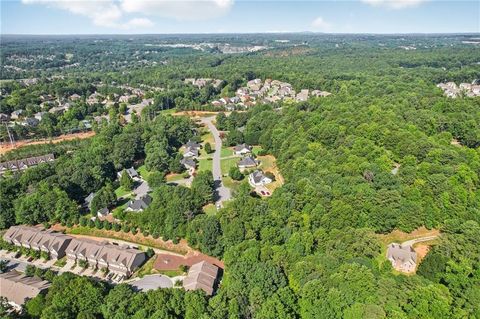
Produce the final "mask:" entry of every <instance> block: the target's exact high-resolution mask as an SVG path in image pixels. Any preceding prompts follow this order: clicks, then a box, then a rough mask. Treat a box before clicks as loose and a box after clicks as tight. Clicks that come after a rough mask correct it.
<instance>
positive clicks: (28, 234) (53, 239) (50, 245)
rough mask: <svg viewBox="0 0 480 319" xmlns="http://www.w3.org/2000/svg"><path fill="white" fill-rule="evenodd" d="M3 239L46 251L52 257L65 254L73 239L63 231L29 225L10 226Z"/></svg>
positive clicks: (59, 256) (60, 256)
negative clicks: (58, 231)
mask: <svg viewBox="0 0 480 319" xmlns="http://www.w3.org/2000/svg"><path fill="white" fill-rule="evenodd" d="M3 239H4V240H5V241H6V242H9V243H11V244H14V245H15V246H20V247H25V248H29V249H33V250H37V251H43V252H46V253H48V254H49V255H50V258H52V259H59V258H62V257H63V256H65V249H66V248H67V246H68V244H69V243H70V241H71V240H72V238H71V237H70V236H67V235H64V234H62V233H57V232H54V231H51V230H44V229H43V228H37V227H29V226H12V227H10V228H9V229H8V230H7V232H6V233H5V234H4V235H3Z"/></svg>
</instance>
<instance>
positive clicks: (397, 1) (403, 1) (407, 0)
mask: <svg viewBox="0 0 480 319" xmlns="http://www.w3.org/2000/svg"><path fill="white" fill-rule="evenodd" d="M361 1H362V2H364V3H366V4H369V5H371V6H375V7H387V8H391V9H403V8H412V7H416V6H419V5H420V4H422V3H424V2H427V1H428V0H361Z"/></svg>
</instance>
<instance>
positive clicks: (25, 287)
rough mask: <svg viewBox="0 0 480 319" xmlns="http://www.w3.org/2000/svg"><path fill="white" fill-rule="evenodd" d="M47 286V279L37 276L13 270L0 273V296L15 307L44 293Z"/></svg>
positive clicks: (48, 284) (48, 285)
mask: <svg viewBox="0 0 480 319" xmlns="http://www.w3.org/2000/svg"><path fill="white" fill-rule="evenodd" d="M49 287H50V283H49V282H48V281H45V280H42V279H40V278H38V277H27V276H26V275H24V274H22V273H19V272H17V271H15V270H13V271H9V272H5V273H2V274H0V296H2V297H5V298H7V300H8V301H9V303H11V304H13V305H14V306H15V307H16V308H20V306H22V305H23V304H25V302H27V301H28V300H30V299H32V298H35V297H36V296H38V295H39V294H41V293H45V292H46V291H47V290H48V288H49Z"/></svg>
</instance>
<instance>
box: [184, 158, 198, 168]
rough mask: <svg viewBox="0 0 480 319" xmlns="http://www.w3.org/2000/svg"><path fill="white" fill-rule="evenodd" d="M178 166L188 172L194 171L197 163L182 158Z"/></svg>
mask: <svg viewBox="0 0 480 319" xmlns="http://www.w3.org/2000/svg"><path fill="white" fill-rule="evenodd" d="M180 164H182V165H183V166H185V168H186V169H188V170H194V169H195V168H196V167H197V162H195V160H194V159H193V158H191V157H184V158H183V159H182V160H180Z"/></svg>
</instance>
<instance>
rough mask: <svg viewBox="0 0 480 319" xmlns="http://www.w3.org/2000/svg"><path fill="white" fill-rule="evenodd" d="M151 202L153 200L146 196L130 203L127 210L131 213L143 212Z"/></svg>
mask: <svg viewBox="0 0 480 319" xmlns="http://www.w3.org/2000/svg"><path fill="white" fill-rule="evenodd" d="M151 202H152V198H151V197H150V196H149V195H144V196H142V197H140V198H138V199H135V200H131V201H129V202H128V204H127V208H125V210H126V211H129V212H142V211H143V210H145V209H146V208H147V207H148V206H149V205H150V203H151Z"/></svg>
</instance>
